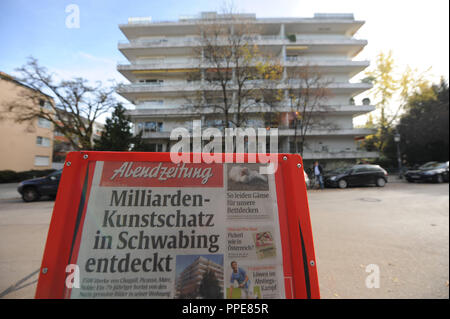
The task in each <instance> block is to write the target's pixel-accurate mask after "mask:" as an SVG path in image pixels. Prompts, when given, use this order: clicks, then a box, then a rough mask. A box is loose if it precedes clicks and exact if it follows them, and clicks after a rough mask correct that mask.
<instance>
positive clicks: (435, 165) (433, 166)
mask: <svg viewBox="0 0 450 319" xmlns="http://www.w3.org/2000/svg"><path fill="white" fill-rule="evenodd" d="M447 166H448V164H447V163H433V164H430V165H428V166H426V167H425V168H422V169H426V170H432V169H439V168H446V167H447Z"/></svg>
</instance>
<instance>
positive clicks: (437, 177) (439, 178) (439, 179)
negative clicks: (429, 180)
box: [436, 175, 444, 184]
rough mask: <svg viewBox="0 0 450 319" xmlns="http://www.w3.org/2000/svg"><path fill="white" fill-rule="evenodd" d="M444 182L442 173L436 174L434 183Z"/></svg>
mask: <svg viewBox="0 0 450 319" xmlns="http://www.w3.org/2000/svg"><path fill="white" fill-rule="evenodd" d="M443 182H444V179H443V178H442V175H438V176H436V183H438V184H441V183H443Z"/></svg>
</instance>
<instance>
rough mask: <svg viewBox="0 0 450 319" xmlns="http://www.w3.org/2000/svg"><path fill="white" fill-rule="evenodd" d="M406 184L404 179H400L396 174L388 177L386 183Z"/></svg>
mask: <svg viewBox="0 0 450 319" xmlns="http://www.w3.org/2000/svg"><path fill="white" fill-rule="evenodd" d="M406 182H407V181H406V179H405V178H404V177H403V178H402V179H400V178H399V175H398V174H389V175H388V183H406Z"/></svg>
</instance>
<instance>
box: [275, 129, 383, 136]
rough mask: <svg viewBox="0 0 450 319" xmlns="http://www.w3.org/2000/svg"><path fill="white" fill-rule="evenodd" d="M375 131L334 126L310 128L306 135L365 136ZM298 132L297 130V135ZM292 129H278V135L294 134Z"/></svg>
mask: <svg viewBox="0 0 450 319" xmlns="http://www.w3.org/2000/svg"><path fill="white" fill-rule="evenodd" d="M373 133H375V130H372V129H365V128H347V129H343V128H336V129H311V130H309V131H308V132H307V135H308V136H343V135H349V136H366V135H370V134H373ZM298 134H299V133H298V132H297V135H298ZM294 135H295V132H294V129H282V128H279V129H278V136H294Z"/></svg>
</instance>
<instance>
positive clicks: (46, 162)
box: [34, 156, 50, 166]
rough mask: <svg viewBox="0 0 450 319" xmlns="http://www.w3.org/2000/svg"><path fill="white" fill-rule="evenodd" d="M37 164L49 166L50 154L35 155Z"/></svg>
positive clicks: (35, 163)
mask: <svg viewBox="0 0 450 319" xmlns="http://www.w3.org/2000/svg"><path fill="white" fill-rule="evenodd" d="M34 165H35V166H49V165H50V158H49V157H48V156H35V157H34Z"/></svg>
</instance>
